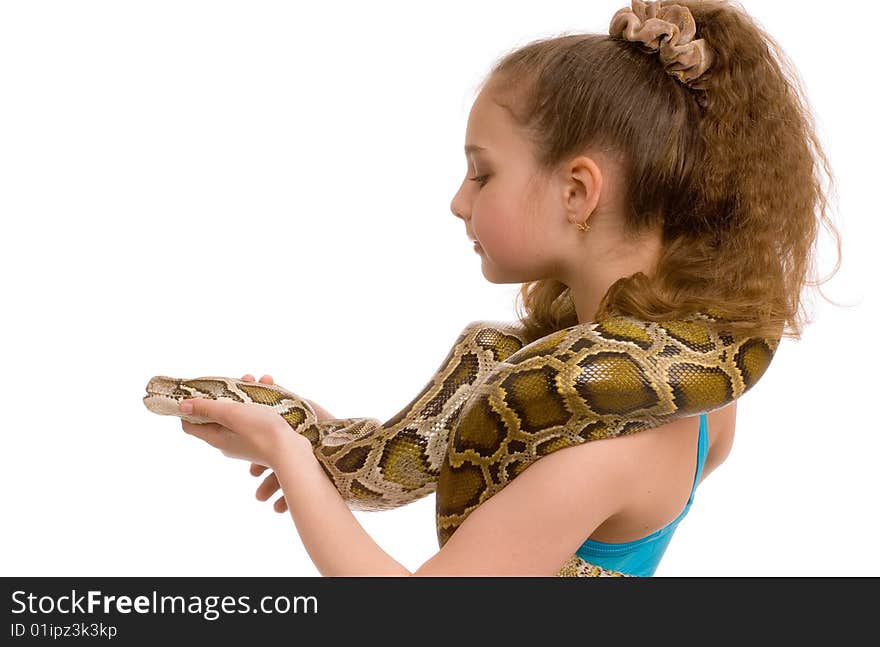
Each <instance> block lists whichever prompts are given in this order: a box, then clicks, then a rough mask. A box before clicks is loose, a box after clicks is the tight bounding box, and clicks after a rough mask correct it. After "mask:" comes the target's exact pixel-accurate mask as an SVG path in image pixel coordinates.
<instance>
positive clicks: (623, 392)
mask: <svg viewBox="0 0 880 647" xmlns="http://www.w3.org/2000/svg"><path fill="white" fill-rule="evenodd" d="M717 324H718V320H717V319H716V318H714V317H713V316H711V315H709V314H706V313H697V314H695V315H693V316H692V317H689V318H687V319H683V320H674V321H664V322H651V321H642V320H639V319H635V318H632V317H627V316H613V317H608V318H605V319H602V320H600V321H596V322H591V323H587V324H579V325H577V326H572V327H570V328H566V329H564V330H560V331H557V332H555V333H552V334H550V335H548V336H546V337H542V338H540V339H537V340H535V341H531V342H530V341H529V340H528V338H527V336H526V335H525V333H524V329H523V328H522V327H521V325H520V324H519V323H504V322H493V321H477V322H472V323H470V324H468V326H467V327H465V329H464V330H463V331H462V332H461V334H460V335H459V336H458V338H457V339H456V341H455V343H454V345H453V347H452V348H451V350H450V351H449V353H448V354H447V356H446V358H445V359H444V361H443V363H442V364H441V366H440V368H439V369H438V370H437V371H436V372H435V374H434V375H433V376H432V377H431V379H430V380H429V382H428V383H427V384H426V386H425V387H424V388H423V389H422V391H421V392H420V393H419V394H418V395H417V396H416V397H415V398H414V399H413V400H412V401H411V402H410V403H409V404H407V405H406V407H404V408H403V409H402V410H401V411H400V412H399V413H397V414H396V415H394V416H393V417H392V418H391V419H389V420H388V421H386V422H384V423H383V422H381V421H380V420H377V419H375V418H341V419H331V420H324V421H320V422H319V421H318V419H317V416H316V414H315V412H314V410H313V409H312V407H311V406H310V405H309V404H308V402H307V401H306V400H305V399H304V398H302V397H300V396H298V395H296V394H295V393H292V392H290V391H288V390H286V389H283V388H281V387H279V386H277V385H268V384H262V383H255V382H245V381H243V380H239V379H233V378H227V377H200V378H195V379H180V378H172V377H166V376H156V377H153V378H152V379H151V380H150V381H149V383H148V385H147V395H146V396H145V397H144V404H145V405H146V407H147V408H148V409H149V410H150V411H152V412H154V413H158V414H163V415H173V416H178V417H181V418H184V419H186V420H189V421H191V422H205V421H206V420H204V419H201V418H198V417H196V416H192V415H185V414H181V413H180V412H179V411H178V408H177V405H178V403H179V402H180V400H182V399H185V398H194V397H197V398H212V399H222V398H226V399H230V400H234V401H238V402H254V403H258V404H262V405H265V406H269V407H272V408H273V410H275V411H276V412H277V413H278V414H279V415H280V416H281V417H283V418H284V419H285V420H286V421H287V423H288V424H289V425H290V427H291V428H292V429H293V431H294V432H297V433H300V434H303V435H304V436H306V437H307V438H308V439H309V441H310V442H311V444H312V446H313V448H314V453H315V457H316V458H317V460H318V461H319V463H320V464H321V466H322V467H323V469H324V471H325V472H326V474H327V476H328V477H329V478H330V479H331V480H332V481H333V483H334V485H335V486H336V488H337V490H338V491H339V493H340V494H341V495H342V497H343V498H344V499H345V501H346V502H347V504H348V506H349V508H351V509H352V510H370V511H372V510H387V509H391V508H396V507H399V506H402V505H405V504H407V503H410V502H412V501H415V500H417V499H419V498H421V497H423V496H425V495H427V494H430V493H431V492H434V491H436V525H437V537H438V541H439V544H440V546H441V547H442V546H443V545H444V544H445V543H446V541H447V540H448V539H449V537H451V536H452V534H453V533H454V532H455V530H456V529H457V528H458V527H459V526H460V525H461V524H462V523H463V522H464V520H465V519H466V518H467V516H468V515H469V514H470V513H471V512H473V511H474V510H475V509H476V508H477V507H478V506H479V505H480V504H482V503H483V502H485V501H486V500H487V499H489V498H490V497H491V496H492V495H493V494H495V493H496V492H498V491H499V490H501V489H502V488H503V487H504V486H505V485H507V484H508V483H510V482H511V481H512V480H513V479H514V478H515V477H516V476H517V475H518V474H520V473H522V471H523V470H525V469H526V468H527V467H528V466H529V465H531V464H532V463H533V462H534V461H536V460H538V459H539V458H541V457H542V456H546V455H547V454H550V453H552V452H554V451H557V450H559V449H563V448H565V447H571V446H574V445H578V444H580V443H583V442H588V441H592V440H598V439H602V438H613V437H617V436H624V435H629V434H633V433H638V432H639V431H643V430H646V429H651V428H654V427H658V426H661V425H664V424H666V423H668V422H671V421H672V420H675V419H678V418H683V417H689V416H695V415H699V414H701V413H707V412H710V411H714V410H716V409H719V408H721V407H724V406H726V405H727V404H729V403H731V402H733V401H734V400H736V399H737V398H739V397H741V396H742V395H743V394H744V393H745V392H746V391H748V390H749V389H751V388H752V387H753V386H754V385H755V384H756V383H757V381H758V380H759V379H760V378H761V376H762V375H763V374H764V373H765V372H766V370H767V368H768V367H769V365H770V362H771V361H772V358H773V356H774V354H775V352H776V349H777V347H778V345H779V338H770V339H768V338H763V337H754V336H748V335H745V334H734V333H732V332H730V331H728V330H725V329H724V328H723V327H719V326H718V325H717ZM557 574H558V575H560V576H580V577H582V576H607V575H622V573H619V572H616V571H609V570H606V569H603V568H601V567H599V566H596V565H593V564H590V563H588V562H586V561H584V560H582V559H581V558H580V557H578V556H577V555H574V556H572V557H571V558H569V559H568V561H566V562H565V564H563V565H562V567H561V568H560V570H559V571H558V573H557Z"/></svg>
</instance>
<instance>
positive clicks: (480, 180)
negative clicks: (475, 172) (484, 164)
mask: <svg viewBox="0 0 880 647" xmlns="http://www.w3.org/2000/svg"><path fill="white" fill-rule="evenodd" d="M488 177H489V176H488V175H481V176H479V177H472V178H468V179H469V180H470V181H471V182H476V183H477V184H479V185H480V187H484V186H486V182H487V181H488Z"/></svg>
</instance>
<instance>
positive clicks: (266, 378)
mask: <svg viewBox="0 0 880 647" xmlns="http://www.w3.org/2000/svg"><path fill="white" fill-rule="evenodd" d="M260 382H262V383H263V384H274V382H273V381H272V376H271V375H264V376H263V377H261V378H260Z"/></svg>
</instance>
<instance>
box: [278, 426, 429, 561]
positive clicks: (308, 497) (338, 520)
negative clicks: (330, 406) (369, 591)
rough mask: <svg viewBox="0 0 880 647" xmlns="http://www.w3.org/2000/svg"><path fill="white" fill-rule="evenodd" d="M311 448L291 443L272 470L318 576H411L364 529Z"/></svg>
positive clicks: (306, 445)
mask: <svg viewBox="0 0 880 647" xmlns="http://www.w3.org/2000/svg"><path fill="white" fill-rule="evenodd" d="M312 451H313V449H312V447H311V445H310V444H306V443H294V444H293V446H292V448H290V449H289V450H288V451H286V452H285V453H284V456H283V457H282V458H281V459H280V460H279V462H278V465H277V466H275V467H273V470H274V472H275V475H276V476H277V477H278V483H279V484H280V485H281V489H282V490H283V492H284V498H285V499H286V500H287V507H288V509H289V510H290V516H291V517H292V518H293V523H294V525H295V526H296V529H297V531H298V532H299V535H300V537H301V538H302V542H303V545H304V546H305V548H306V550H307V551H308V553H309V557H311V558H312V561H313V562H314V564H315V566H316V567H317V568H318V571H320V573H321V575H325V576H331V577H346V576H400V575H411V574H412V573H410V572H409V570H408V569H407V568H405V567H404V566H403V565H402V564H400V563H399V562H398V561H396V560H395V559H394V558H392V557H391V556H390V555H389V554H388V553H386V552H385V551H384V550H382V549H381V548H380V547H379V545H378V544H377V543H376V542H375V541H373V538H372V537H370V536H369V535H368V534H367V533H366V531H365V530H364V528H363V526H361V524H360V523H359V522H358V520H357V519H356V518H355V516H354V514H352V511H351V510H350V509H349V508H348V505H347V504H346V503H345V500H344V499H343V498H342V497H341V496H340V494H339V492H337V491H336V488H335V487H334V486H333V483H332V482H331V481H330V479H329V478H327V475H326V474H325V473H324V470H323V469H322V468H321V465H320V464H319V463H318V460H317V459H316V458H315V456H314V454H313V453H312Z"/></svg>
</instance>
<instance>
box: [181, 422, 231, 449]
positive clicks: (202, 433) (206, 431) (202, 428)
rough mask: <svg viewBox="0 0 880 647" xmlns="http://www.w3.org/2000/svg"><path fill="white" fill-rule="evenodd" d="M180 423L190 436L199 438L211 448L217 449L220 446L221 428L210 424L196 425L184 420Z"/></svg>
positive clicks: (222, 431)
mask: <svg viewBox="0 0 880 647" xmlns="http://www.w3.org/2000/svg"><path fill="white" fill-rule="evenodd" d="M181 422H182V425H183V430H184V431H185V432H186V433H188V434H190V435H191V436H195V437H196V438H201V439H202V440H204V441H205V442H206V443H208V444H209V445H211V446H212V447H217V448H218V449H219V448H220V447H221V446H222V444H223V443H222V437H223V433H224V430H223V427H222V426H220V425H218V424H214V423H212V422H209V423H206V424H198V425H197V424H194V423H191V422H187V421H186V420H183V421H181Z"/></svg>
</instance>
